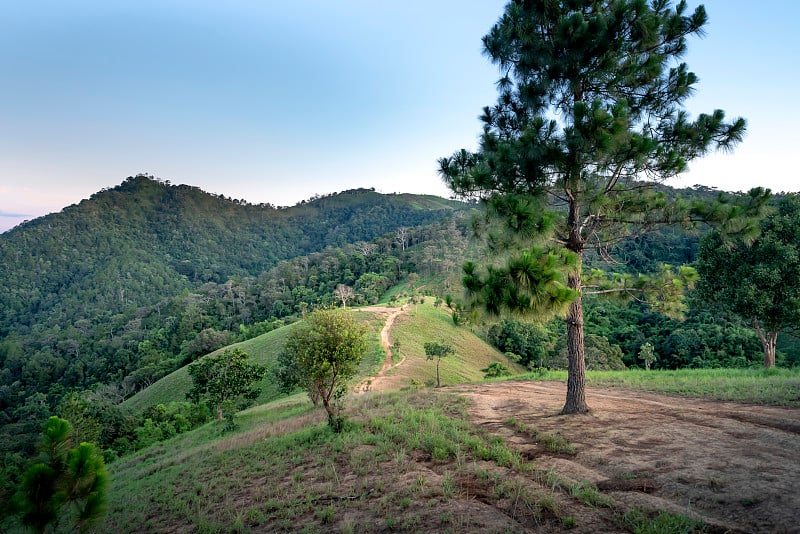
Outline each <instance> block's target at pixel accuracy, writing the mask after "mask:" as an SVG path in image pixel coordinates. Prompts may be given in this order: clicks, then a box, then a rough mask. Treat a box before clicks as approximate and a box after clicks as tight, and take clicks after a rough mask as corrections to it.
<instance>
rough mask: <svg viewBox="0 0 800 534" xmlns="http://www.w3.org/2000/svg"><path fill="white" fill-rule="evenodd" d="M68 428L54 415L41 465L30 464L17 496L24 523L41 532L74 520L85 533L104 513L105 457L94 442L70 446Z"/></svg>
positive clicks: (45, 432) (46, 429)
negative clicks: (68, 519) (62, 520)
mask: <svg viewBox="0 0 800 534" xmlns="http://www.w3.org/2000/svg"><path fill="white" fill-rule="evenodd" d="M70 431H71V428H70V424H69V422H68V421H66V420H64V419H60V418H58V417H55V416H54V417H51V418H50V419H48V421H47V423H46V425H45V427H44V429H43V432H42V444H41V450H42V453H43V458H42V461H39V462H36V463H33V464H32V465H30V466H29V467H28V468H27V469H26V470H25V473H24V474H23V476H22V483H21V486H20V491H19V493H18V494H17V496H16V502H17V506H18V509H19V516H20V521H21V523H22V524H23V525H26V526H29V527H31V528H33V529H34V530H36V531H37V532H44V531H45V530H46V529H47V527H48V526H49V525H55V524H58V522H59V521H60V520H61V518H63V517H68V518H70V519H73V520H74V522H75V524H76V526H77V527H78V528H79V529H80V530H81V531H83V529H84V528H85V527H86V526H87V525H89V524H91V523H93V522H95V521H97V520H98V519H99V518H100V517H101V516H102V515H103V513H104V511H105V502H106V495H105V494H106V485H107V483H108V475H107V474H106V470H105V465H104V462H103V457H102V453H101V452H100V451H99V450H98V449H97V448H96V447H95V446H94V445H92V444H90V443H85V442H84V443H81V444H79V445H78V446H77V447H75V448H70V447H69V437H70Z"/></svg>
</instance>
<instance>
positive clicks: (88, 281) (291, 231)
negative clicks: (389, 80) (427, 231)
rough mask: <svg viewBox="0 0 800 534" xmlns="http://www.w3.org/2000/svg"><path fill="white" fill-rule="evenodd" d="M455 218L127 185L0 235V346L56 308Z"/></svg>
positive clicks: (402, 201) (436, 203) (379, 206)
mask: <svg viewBox="0 0 800 534" xmlns="http://www.w3.org/2000/svg"><path fill="white" fill-rule="evenodd" d="M463 207H464V206H463V204H460V203H457V202H454V201H448V200H445V199H440V198H436V197H430V196H417V195H382V194H379V193H376V192H374V191H371V190H368V189H356V190H351V191H345V192H342V193H339V194H335V195H329V196H326V197H317V198H315V199H313V200H310V201H307V202H303V203H301V204H298V205H297V206H294V207H291V208H275V207H273V206H270V205H263V204H262V205H251V204H247V203H244V202H243V201H238V200H232V199H228V198H224V197H222V196H215V195H210V194H208V193H206V192H204V191H201V190H200V189H198V188H196V187H191V186H186V185H180V186H176V185H170V184H169V183H168V182H161V181H158V180H154V179H152V178H149V177H147V176H142V175H139V176H135V177H131V178H128V179H126V180H125V181H124V182H123V183H122V184H121V185H119V186H117V187H114V188H113V189H107V190H104V191H101V192H99V193H96V194H94V195H92V197H91V198H89V199H88V200H84V201H82V202H80V203H79V204H76V205H72V206H69V207H67V208H65V209H64V210H63V211H62V212H60V213H56V214H51V215H47V216H45V217H41V218H39V219H36V220H33V221H30V222H28V223H25V224H23V225H21V226H19V227H17V228H15V229H13V230H11V231H9V232H6V233H5V234H2V235H0V258H2V262H0V335H8V334H9V333H10V331H11V330H12V329H15V328H17V327H25V326H31V325H33V324H36V323H46V322H47V321H48V319H51V318H52V317H53V315H54V314H56V315H58V314H60V313H61V312H62V311H64V308H65V307H66V308H69V310H71V311H73V312H74V311H75V310H76V309H77V310H84V309H85V310H86V314H87V315H91V314H92V313H94V312H95V310H94V308H96V307H97V305H102V307H103V309H104V310H105V311H108V312H112V313H113V312H114V311H115V310H120V309H125V308H127V307H129V306H145V305H151V304H154V303H156V302H158V300H160V299H162V298H163V297H164V296H168V295H174V294H178V293H180V292H181V291H183V290H185V289H189V288H192V287H197V286H199V285H201V284H202V283H205V282H216V283H222V282H225V281H226V280H228V279H230V278H232V277H236V276H248V275H250V276H257V275H258V274H259V273H261V272H262V271H265V270H267V269H269V268H270V267H273V266H275V265H276V264H277V263H278V262H280V261H281V260H286V259H290V258H294V257H297V256H304V255H307V254H310V253H312V252H315V251H321V250H324V249H325V248H326V247H330V246H334V247H338V246H343V245H345V244H347V243H355V242H358V241H370V240H372V239H374V238H376V237H378V236H381V235H384V234H386V233H388V232H393V231H394V230H395V229H397V228H398V227H413V226H420V225H424V224H428V223H431V222H434V221H438V220H441V219H442V218H443V217H445V216H447V215H449V214H451V213H453V211H455V210H460V209H463ZM79 314H80V312H79ZM78 318H80V317H78ZM75 319H77V318H73V320H75Z"/></svg>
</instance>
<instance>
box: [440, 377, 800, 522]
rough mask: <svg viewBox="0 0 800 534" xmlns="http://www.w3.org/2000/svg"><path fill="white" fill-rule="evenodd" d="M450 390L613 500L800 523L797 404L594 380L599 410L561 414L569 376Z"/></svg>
mask: <svg viewBox="0 0 800 534" xmlns="http://www.w3.org/2000/svg"><path fill="white" fill-rule="evenodd" d="M449 389H450V390H451V391H457V392H459V393H460V394H463V395H466V396H467V397H468V398H469V399H470V400H471V401H472V402H471V404H470V407H469V414H470V416H469V417H470V421H471V422H472V423H473V424H475V425H476V426H478V427H480V428H485V429H487V430H488V431H489V432H491V433H494V434H498V435H500V436H503V437H504V438H505V439H506V440H507V441H508V442H509V443H510V444H511V446H512V447H514V448H515V449H516V450H518V451H519V452H520V453H521V454H522V455H523V457H525V458H528V459H531V460H532V461H533V462H535V464H536V465H537V467H538V468H540V469H552V470H554V471H555V472H556V473H558V476H559V478H561V479H562V480H566V481H568V482H577V481H589V482H591V483H592V484H595V485H596V486H597V487H598V488H599V489H600V490H601V491H602V492H603V493H604V494H605V495H607V496H608V497H609V498H610V499H612V501H613V502H614V505H615V506H619V507H622V508H631V507H635V508H643V509H655V510H666V511H671V512H675V513H680V514H687V515H689V516H692V517H697V518H700V519H702V520H703V521H704V522H705V523H706V524H707V525H709V526H713V527H720V529H721V530H722V531H730V532H739V531H743V532H792V531H795V529H796V528H797V525H798V522H799V521H800V512H798V510H800V491H799V490H800V463H798V462H797V451H799V450H800V410H798V409H797V408H783V407H772V406H769V407H767V406H753V405H742V404H737V403H730V402H714V401H705V400H700V399H686V398H678V397H671V396H666V395H659V394H655V393H646V392H638V391H630V390H625V389H605V388H593V387H589V388H588V391H587V396H588V398H589V402H590V405H591V407H592V412H591V413H590V414H588V415H579V416H575V415H572V416H561V415H559V412H560V409H561V405H562V404H563V398H564V392H565V389H566V386H565V384H563V383H554V382H519V381H510V382H503V383H496V384H485V385H470V386H463V387H458V388H449ZM512 420H513V423H512ZM521 427H529V428H535V429H536V430H537V431H538V432H544V433H551V434H555V433H559V434H560V435H561V436H563V438H565V440H566V441H567V442H569V443H571V444H572V445H573V446H574V448H575V450H576V452H577V454H575V455H574V456H572V455H549V454H543V453H542V452H541V446H540V445H539V444H537V443H536V440H533V439H531V437H530V436H529V435H526V434H525V433H524V432H520V431H519V428H521Z"/></svg>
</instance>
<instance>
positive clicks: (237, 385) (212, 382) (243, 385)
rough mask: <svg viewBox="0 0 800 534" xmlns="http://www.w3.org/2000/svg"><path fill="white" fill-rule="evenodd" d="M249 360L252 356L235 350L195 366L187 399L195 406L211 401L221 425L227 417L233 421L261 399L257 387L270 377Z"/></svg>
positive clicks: (190, 372)
mask: <svg viewBox="0 0 800 534" xmlns="http://www.w3.org/2000/svg"><path fill="white" fill-rule="evenodd" d="M249 358H250V355H249V354H247V353H246V352H244V351H243V350H241V349H240V348H234V349H230V350H226V351H225V352H223V353H222V354H217V355H212V356H207V357H205V358H203V359H202V360H200V361H198V362H195V363H193V364H192V365H190V366H189V376H191V377H192V389H191V390H190V391H189V393H187V395H186V396H187V398H189V399H190V400H191V401H192V402H194V403H199V402H200V401H201V400H205V401H207V402H208V403H209V404H210V406H211V407H212V408H213V409H214V410H216V412H217V420H218V421H220V422H221V421H222V418H223V414H226V416H227V418H229V419H230V418H231V417H232V416H233V413H235V412H236V409H237V408H239V409H241V408H242V407H244V406H246V405H247V404H248V402H252V401H253V400H254V399H255V398H256V397H258V394H259V390H258V389H256V388H255V387H254V384H255V383H256V382H258V381H259V380H260V379H261V378H262V377H263V376H264V375H265V374H266V368H265V367H263V366H261V365H256V364H252V363H249V362H248V361H247V360H248V359H249ZM230 424H231V423H230V421H229V425H230Z"/></svg>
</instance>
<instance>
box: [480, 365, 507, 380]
mask: <svg viewBox="0 0 800 534" xmlns="http://www.w3.org/2000/svg"><path fill="white" fill-rule="evenodd" d="M481 371H483V377H484V378H498V377H501V376H511V371H510V370H509V369H508V367H506V366H505V365H503V364H502V363H500V362H492V363H490V364H489V367H486V368H485V369H481Z"/></svg>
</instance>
